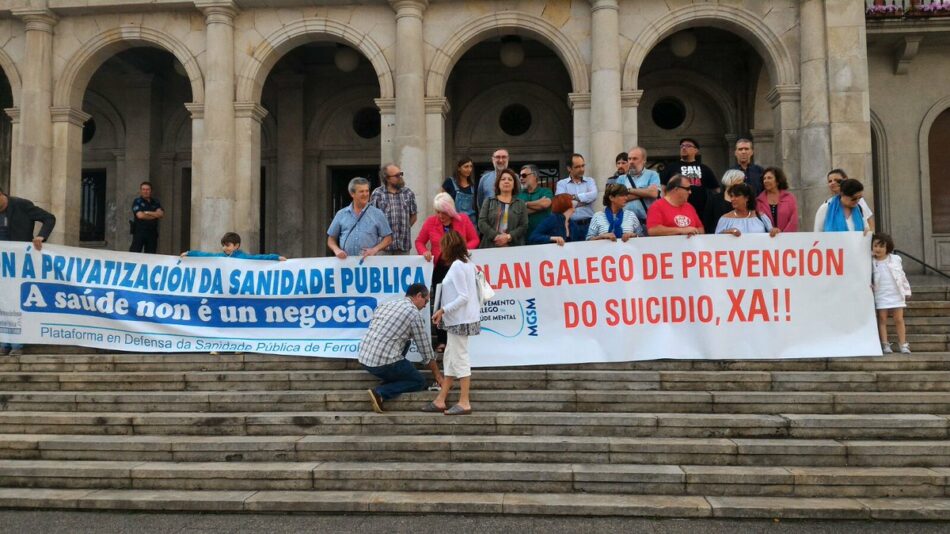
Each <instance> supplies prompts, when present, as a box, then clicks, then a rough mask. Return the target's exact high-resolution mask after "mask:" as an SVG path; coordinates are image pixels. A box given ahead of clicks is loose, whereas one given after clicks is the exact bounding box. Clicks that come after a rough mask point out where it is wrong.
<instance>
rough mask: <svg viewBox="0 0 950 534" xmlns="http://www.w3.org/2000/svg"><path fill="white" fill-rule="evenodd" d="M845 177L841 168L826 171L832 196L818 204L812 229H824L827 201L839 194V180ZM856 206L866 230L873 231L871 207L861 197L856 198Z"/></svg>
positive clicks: (820, 230) (821, 230) (846, 176)
mask: <svg viewBox="0 0 950 534" xmlns="http://www.w3.org/2000/svg"><path fill="white" fill-rule="evenodd" d="M847 179H848V174H847V173H845V172H844V170H842V169H832V170H831V172H829V173H828V190H829V191H831V195H832V197H831V198H829V199H828V200H826V201H825V203H824V204H822V205H821V206H818V212H817V213H815V226H814V230H813V231H815V232H823V231H824V218H825V217H824V215H825V212H826V211H827V210H828V203H829V202H831V201H832V200H834V199H835V198H837V197H840V196H841V182H843V181H845V180H847ZM858 207H859V208H860V210H859V211H860V212H861V218H862V219H864V227H865V228H867V229H868V232H873V231H874V213H873V212H872V211H871V207H870V206H868V203H867V202H866V201H865V200H864V199H863V198H861V199H858ZM819 214H820V217H821V225H819V224H818V222H819Z"/></svg>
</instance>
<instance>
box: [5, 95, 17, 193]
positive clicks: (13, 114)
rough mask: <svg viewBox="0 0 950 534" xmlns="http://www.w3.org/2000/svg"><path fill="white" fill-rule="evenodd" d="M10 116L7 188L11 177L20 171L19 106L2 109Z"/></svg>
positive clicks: (11, 182)
mask: <svg viewBox="0 0 950 534" xmlns="http://www.w3.org/2000/svg"><path fill="white" fill-rule="evenodd" d="M3 111H4V113H6V114H7V117H10V176H9V178H10V183H8V184H7V188H8V189H9V188H10V186H12V185H13V177H14V176H19V175H20V173H21V171H20V108H6V109H4V110H3Z"/></svg>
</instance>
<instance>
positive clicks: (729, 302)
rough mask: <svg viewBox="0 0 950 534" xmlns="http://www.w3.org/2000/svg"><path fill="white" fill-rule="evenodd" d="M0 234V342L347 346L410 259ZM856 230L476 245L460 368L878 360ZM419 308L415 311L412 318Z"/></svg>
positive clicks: (424, 275)
mask: <svg viewBox="0 0 950 534" xmlns="http://www.w3.org/2000/svg"><path fill="white" fill-rule="evenodd" d="M29 249H30V245H29V244H28V243H11V242H0V341H3V342H14V343H44V344H63V345H81V346H88V347H97V348H104V349H114V350H128V351H137V352H155V353H160V352H207V351H212V350H218V351H242V352H261V353H272V354H297V355H304V356H327V357H349V358H353V357H356V354H357V351H358V346H359V342H360V339H361V337H362V335H363V333H364V332H365V330H366V327H367V326H368V324H369V320H370V318H371V315H372V310H373V309H374V308H375V306H376V305H377V304H378V303H379V302H382V301H385V300H387V299H391V298H398V297H399V296H401V295H403V294H404V293H405V289H406V287H408V285H409V284H411V283H414V282H423V283H426V284H429V280H430V276H431V264H428V263H425V262H424V261H423V260H422V258H420V257H418V256H416V257H372V258H369V259H367V260H366V262H365V263H364V264H362V265H360V264H359V263H358V261H357V260H356V259H348V260H345V261H340V260H337V259H336V258H321V259H301V260H290V261H287V262H266V261H250V260H243V261H242V260H233V259H225V258H220V259H204V258H184V259H179V258H177V257H170V256H147V255H138V254H129V253H124V252H112V251H94V250H87V249H76V248H69V247H58V246H54V245H47V246H45V247H44V248H43V251H42V252H38V251H36V250H29ZM869 250H870V236H862V235H861V234H859V233H853V232H852V233H820V234H812V233H797V234H796V233H788V234H779V235H778V236H776V237H774V238H770V237H769V236H768V235H756V234H746V235H743V236H742V237H739V238H736V237H733V236H724V235H715V236H698V237H693V238H690V239H687V238H685V237H669V238H640V239H633V240H630V241H629V242H627V243H623V242H619V241H618V242H607V241H597V242H586V243H571V244H568V245H566V246H564V247H558V246H556V245H544V246H530V247H518V248H512V249H492V250H477V251H474V252H473V261H474V262H475V263H476V264H478V265H479V266H482V267H483V268H484V271H485V273H486V275H487V277H488V279H489V281H490V282H491V283H492V286H493V287H495V288H496V289H497V295H496V296H495V298H494V299H493V300H491V301H489V302H488V303H486V306H484V307H483V309H482V320H483V322H482V333H481V334H480V335H478V336H475V337H473V338H472V340H471V346H470V350H471V353H472V363H473V365H475V366H480V367H490V366H501V365H537V364H554V363H584V362H610V361H629V360H644V359H655V358H701V359H702V358H705V359H749V358H756V359H769V358H804V357H835V356H863V355H880V354H881V348H880V344H879V343H878V341H877V330H876V322H875V317H874V300H873V296H872V294H871V291H870V287H869V286H870V280H871V260H870V253H869ZM426 311H427V310H425V311H424V312H423V313H425V312H426Z"/></svg>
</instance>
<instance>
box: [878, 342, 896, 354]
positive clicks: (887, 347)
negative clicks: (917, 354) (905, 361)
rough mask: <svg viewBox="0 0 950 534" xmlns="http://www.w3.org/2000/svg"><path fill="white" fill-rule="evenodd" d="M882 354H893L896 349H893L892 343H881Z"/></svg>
mask: <svg viewBox="0 0 950 534" xmlns="http://www.w3.org/2000/svg"><path fill="white" fill-rule="evenodd" d="M881 352H883V353H884V354H893V353H894V349H892V348H891V344H890V343H881Z"/></svg>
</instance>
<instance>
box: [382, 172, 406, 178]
mask: <svg viewBox="0 0 950 534" xmlns="http://www.w3.org/2000/svg"><path fill="white" fill-rule="evenodd" d="M405 175H406V173H404V172H397V173H396V174H387V175H386V178H395V177H397V176H398V177H400V178H402V177H403V176H405Z"/></svg>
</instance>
